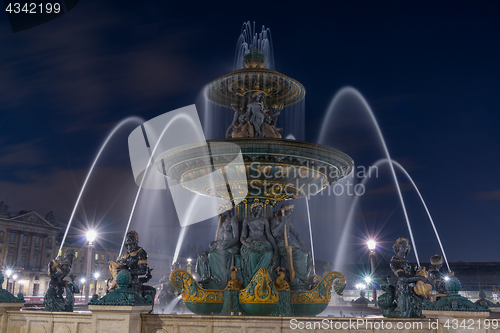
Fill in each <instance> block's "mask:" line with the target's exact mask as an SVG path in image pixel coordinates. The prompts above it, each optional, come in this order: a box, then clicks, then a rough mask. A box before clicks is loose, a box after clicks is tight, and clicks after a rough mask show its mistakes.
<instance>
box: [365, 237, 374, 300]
mask: <svg viewBox="0 0 500 333" xmlns="http://www.w3.org/2000/svg"><path fill="white" fill-rule="evenodd" d="M366 245H367V246H368V250H370V266H371V276H374V274H375V249H376V248H377V242H375V240H373V239H369V240H368V241H367V242H366ZM370 282H371V278H370ZM372 290H373V303H374V304H375V306H377V289H375V284H373V283H372ZM368 299H369V298H368Z"/></svg>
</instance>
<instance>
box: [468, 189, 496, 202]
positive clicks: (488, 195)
mask: <svg viewBox="0 0 500 333" xmlns="http://www.w3.org/2000/svg"><path fill="white" fill-rule="evenodd" d="M474 197H475V199H477V200H484V201H500V190H495V191H485V192H478V193H476V194H475V195H474Z"/></svg>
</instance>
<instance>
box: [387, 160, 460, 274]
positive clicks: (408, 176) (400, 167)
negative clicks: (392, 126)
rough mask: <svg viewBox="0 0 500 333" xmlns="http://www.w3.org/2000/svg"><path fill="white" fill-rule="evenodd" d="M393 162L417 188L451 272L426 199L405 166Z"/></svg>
mask: <svg viewBox="0 0 500 333" xmlns="http://www.w3.org/2000/svg"><path fill="white" fill-rule="evenodd" d="M384 162H386V163H387V162H388V161H387V160H386V159H384ZM391 162H392V164H394V165H395V166H397V167H398V168H399V169H400V170H401V171H403V173H404V174H405V175H406V177H407V178H408V179H409V180H410V182H411V183H412V185H413V188H415V191H417V194H418V196H419V197H420V201H422V205H424V208H425V211H426V212H427V216H429V220H430V221H431V224H432V229H434V233H435V234H436V238H437V240H438V243H439V247H440V248H441V252H442V253H443V257H444V261H445V262H446V266H447V267H448V271H451V269H450V265H449V264H448V258H446V253H445V252H444V247H443V244H442V243H441V238H440V237H439V234H438V231H437V229H436V225H435V224H434V220H433V219H432V216H431V213H430V212H429V209H428V208H427V205H426V203H425V200H424V198H423V197H422V194H420V191H419V190H418V187H417V185H416V184H415V182H414V181H413V179H412V178H411V177H410V174H409V173H408V172H407V171H406V169H405V168H403V166H401V164H399V163H398V162H396V161H394V160H392V161H391ZM414 246H415V244H414Z"/></svg>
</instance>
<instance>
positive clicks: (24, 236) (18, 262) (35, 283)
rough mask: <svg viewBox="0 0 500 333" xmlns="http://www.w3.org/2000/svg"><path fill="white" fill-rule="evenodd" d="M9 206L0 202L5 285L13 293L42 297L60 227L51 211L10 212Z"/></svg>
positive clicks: (1, 257)
mask: <svg viewBox="0 0 500 333" xmlns="http://www.w3.org/2000/svg"><path fill="white" fill-rule="evenodd" d="M7 208H8V207H7V206H6V205H5V204H4V203H3V202H0V259H1V262H0V264H1V268H2V272H3V273H4V275H6V276H5V283H4V286H3V287H4V288H6V289H8V290H9V291H11V292H12V293H13V294H17V293H23V294H24V295H25V296H43V294H44V293H45V291H46V289H47V286H48V282H49V277H48V275H47V265H48V263H49V262H50V261H51V260H52V259H53V258H54V257H55V256H56V253H57V246H56V236H57V235H58V234H59V232H60V228H58V227H57V226H55V219H54V215H53V214H52V212H50V213H48V214H47V215H46V216H45V217H43V216H41V215H40V214H38V213H37V212H27V211H20V212H19V213H10V212H8V211H7ZM8 271H11V272H12V273H11V274H10V276H7V275H8V274H7V272H8Z"/></svg>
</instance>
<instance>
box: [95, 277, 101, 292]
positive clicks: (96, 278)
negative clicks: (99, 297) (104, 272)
mask: <svg viewBox="0 0 500 333" xmlns="http://www.w3.org/2000/svg"><path fill="white" fill-rule="evenodd" d="M100 276H101V273H99V272H95V273H94V279H95V284H94V294H97V280H98V279H99V277H100Z"/></svg>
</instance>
